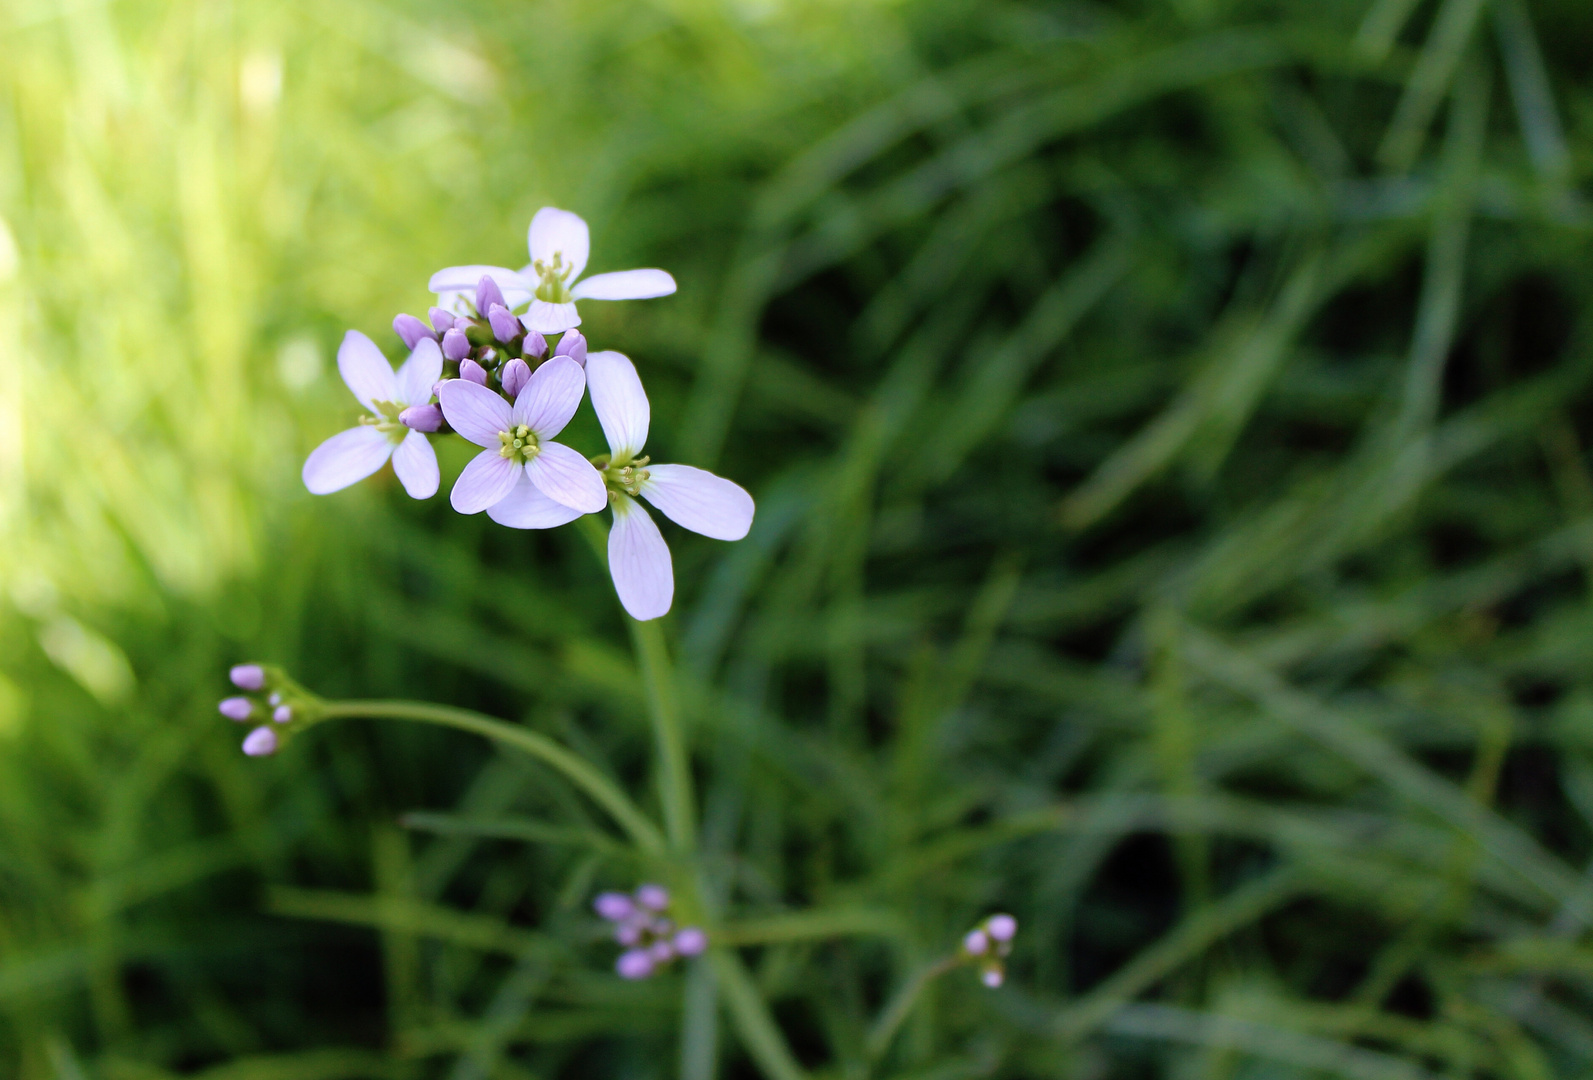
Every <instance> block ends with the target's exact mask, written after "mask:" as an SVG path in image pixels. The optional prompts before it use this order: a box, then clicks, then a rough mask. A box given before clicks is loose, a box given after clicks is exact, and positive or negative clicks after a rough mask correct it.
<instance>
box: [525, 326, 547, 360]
mask: <svg viewBox="0 0 1593 1080" xmlns="http://www.w3.org/2000/svg"><path fill="white" fill-rule="evenodd" d="M520 351H521V352H523V353H525V354H526V355H527V356H533V357H535V358H536V359H538V360H540V359H542V358H543V357H544V356H546V355H547V354H548V339H547V338H545V337H543V336H542V335H541V334H539V333H537V332H536V331H535V330H532V331H531V332H530V333H528V334H526V336H525V340H524V341H522V342H520Z"/></svg>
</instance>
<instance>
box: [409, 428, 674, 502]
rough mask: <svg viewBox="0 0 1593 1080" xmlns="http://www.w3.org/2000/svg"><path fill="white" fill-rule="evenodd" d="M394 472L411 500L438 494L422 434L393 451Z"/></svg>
mask: <svg viewBox="0 0 1593 1080" xmlns="http://www.w3.org/2000/svg"><path fill="white" fill-rule="evenodd" d="M393 472H395V473H397V474H398V482H399V483H401V484H403V485H404V490H405V491H407V492H409V497H410V498H411V499H429V498H431V497H432V496H433V495H435V494H437V480H438V477H437V452H436V451H435V450H433V449H432V448H431V443H429V442H427V441H426V436H424V435H422V434H421V433H420V432H418V431H411V432H410V433H409V434H408V435H405V436H404V441H403V442H401V443H399V444H398V448H397V449H396V450H394V451H393ZM666 512H667V511H666Z"/></svg>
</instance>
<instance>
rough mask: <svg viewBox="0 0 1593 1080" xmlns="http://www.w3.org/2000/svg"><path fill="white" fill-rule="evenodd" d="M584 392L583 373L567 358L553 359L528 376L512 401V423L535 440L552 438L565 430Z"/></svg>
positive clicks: (510, 418)
mask: <svg viewBox="0 0 1593 1080" xmlns="http://www.w3.org/2000/svg"><path fill="white" fill-rule="evenodd" d="M585 392H586V372H584V371H582V370H581V365H580V364H577V363H576V362H575V361H574V360H571V359H570V358H569V357H568V356H555V357H553V358H552V359H551V360H548V361H547V362H545V363H544V364H543V365H542V366H541V367H539V368H537V369H536V370H535V371H534V372H532V373H531V379H530V381H529V382H527V383H526V384H525V386H524V387H523V388H522V389H521V390H520V395H519V396H518V397H516V398H515V399H514V408H513V409H512V410H511V411H510V414H509V422H510V423H511V424H524V425H525V426H526V427H528V428H530V429H531V430H532V431H533V432H535V434H536V437H537V438H538V439H542V440H547V439H551V438H553V437H554V436H555V435H557V434H558V433H559V432H561V431H563V430H564V425H565V424H568V423H569V422H570V417H572V416H574V415H575V410H576V409H578V408H580V405H581V395H582V394H584V393H585Z"/></svg>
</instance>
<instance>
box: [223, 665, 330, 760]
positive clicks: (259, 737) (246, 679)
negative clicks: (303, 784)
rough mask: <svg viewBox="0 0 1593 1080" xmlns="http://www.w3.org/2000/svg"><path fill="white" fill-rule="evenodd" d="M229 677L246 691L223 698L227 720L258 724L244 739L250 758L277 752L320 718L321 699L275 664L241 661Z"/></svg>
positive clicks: (244, 747) (244, 749)
mask: <svg viewBox="0 0 1593 1080" xmlns="http://www.w3.org/2000/svg"><path fill="white" fill-rule="evenodd" d="M228 676H229V677H230V678H231V679H232V685H234V686H236V687H237V688H238V689H239V690H242V691H244V693H243V694H238V695H235V696H233V697H229V698H223V699H222V701H221V704H220V705H219V706H218V709H219V710H220V712H221V715H222V716H225V717H226V718H227V719H228V720H234V721H236V722H238V723H240V724H255V725H257V726H256V727H255V728H254V730H252V731H250V732H249V734H248V735H246V736H245V737H244V740H243V752H244V753H245V754H248V755H249V756H250V757H266V756H267V755H270V754H274V753H276V752H277V750H278V749H280V748H281V746H282V744H283V742H284V741H285V740H286V739H287V737H288V735H289V734H291V733H292V732H294V731H297V730H299V729H301V728H303V727H306V726H307V725H309V724H310V723H313V722H314V721H315V720H318V719H320V701H319V699H317V698H316V697H315V696H314V695H313V694H310V693H309V692H308V691H306V690H304V689H303V688H302V687H300V686H299V685H298V684H297V683H295V682H294V681H293V680H292V679H289V678H288V677H287V676H286V675H284V674H283V673H282V672H281V671H279V670H278V669H276V668H274V667H268V666H266V665H263V664H238V665H236V666H234V667H233V669H232V670H231V671H230V672H228Z"/></svg>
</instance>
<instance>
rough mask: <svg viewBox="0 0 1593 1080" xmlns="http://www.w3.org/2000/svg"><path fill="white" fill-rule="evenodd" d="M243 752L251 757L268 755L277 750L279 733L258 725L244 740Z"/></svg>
mask: <svg viewBox="0 0 1593 1080" xmlns="http://www.w3.org/2000/svg"><path fill="white" fill-rule="evenodd" d="M243 752H244V753H245V754H248V755H249V756H250V757H266V756H268V755H270V754H274V753H276V752H277V733H276V732H274V731H272V730H271V729H270V728H268V727H257V728H255V729H254V730H253V731H251V732H249V734H248V736H246V737H245V738H244V740H243Z"/></svg>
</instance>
